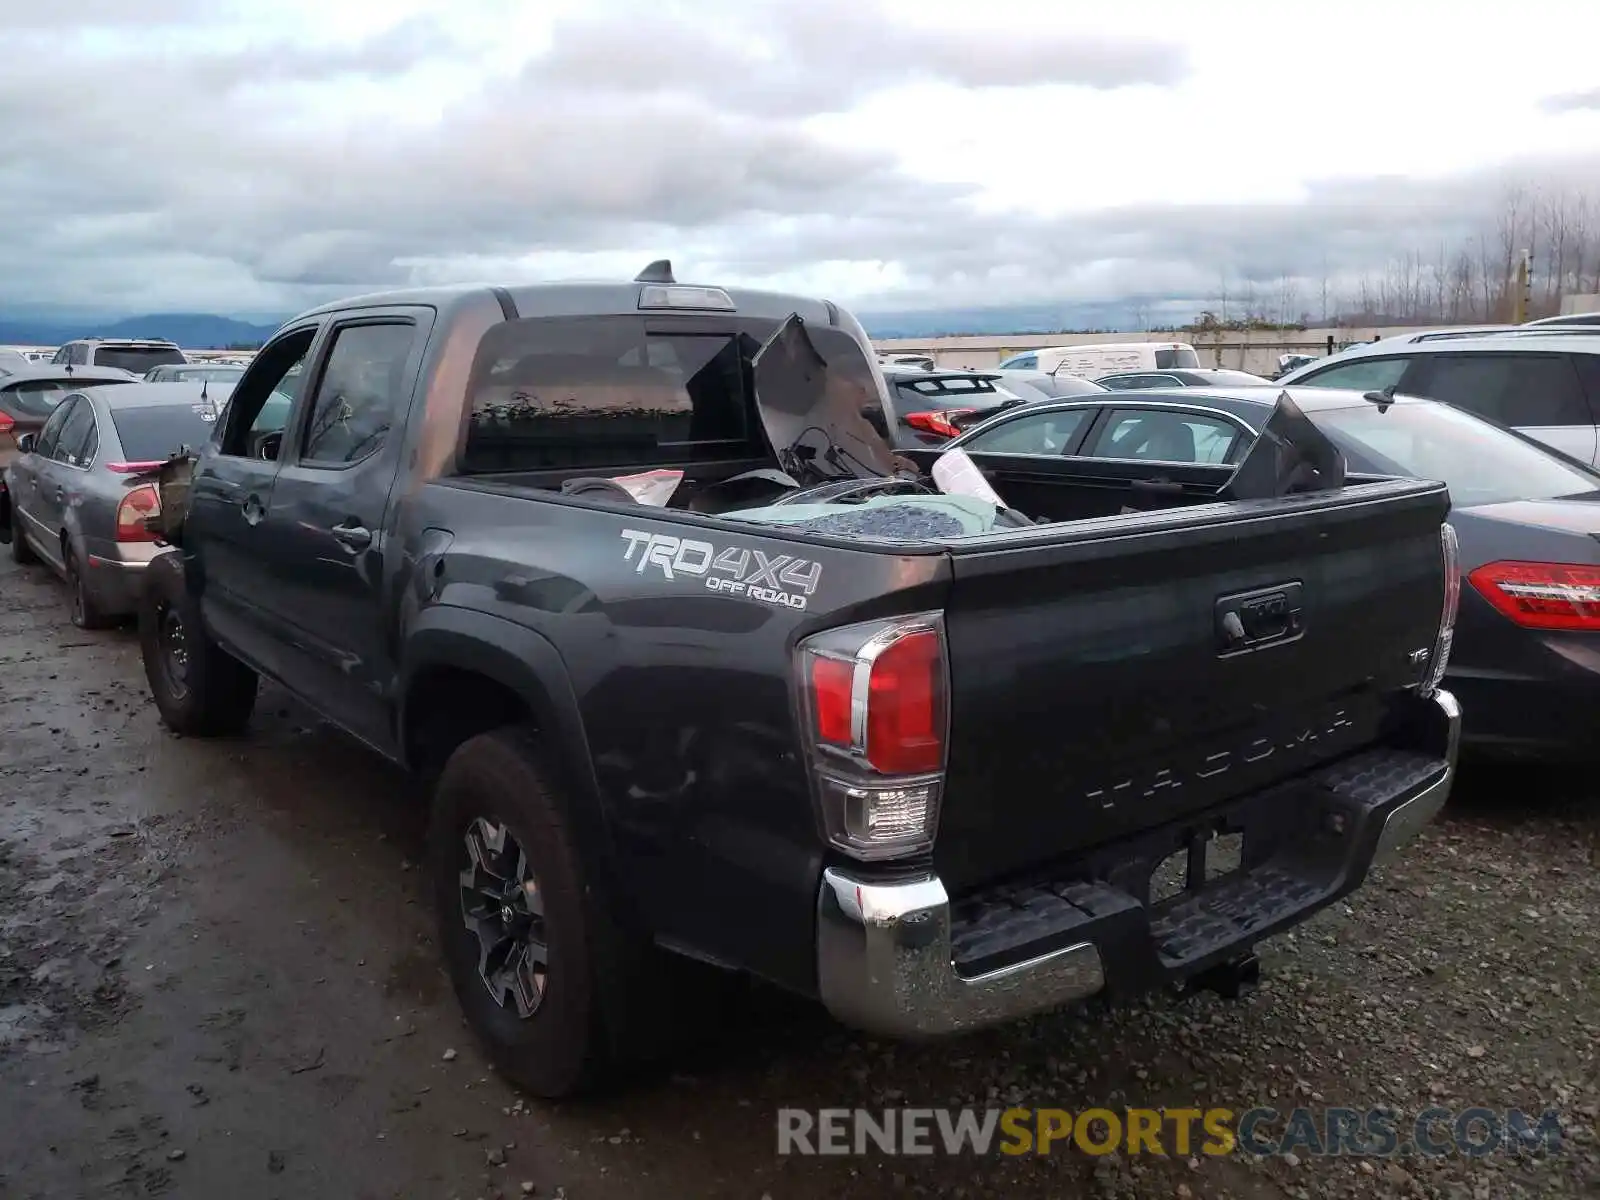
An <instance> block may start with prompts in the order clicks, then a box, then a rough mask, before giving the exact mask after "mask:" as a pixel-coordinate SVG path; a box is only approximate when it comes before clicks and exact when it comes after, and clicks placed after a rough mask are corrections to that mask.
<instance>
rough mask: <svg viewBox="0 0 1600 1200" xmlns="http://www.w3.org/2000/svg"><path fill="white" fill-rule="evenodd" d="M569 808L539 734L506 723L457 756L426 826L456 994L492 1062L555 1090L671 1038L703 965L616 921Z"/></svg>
mask: <svg viewBox="0 0 1600 1200" xmlns="http://www.w3.org/2000/svg"><path fill="white" fill-rule="evenodd" d="M564 808H565V805H564V803H563V798H562V796H561V793H560V791H559V788H558V784H557V782H556V778H555V775H554V774H553V772H552V771H551V770H550V768H549V767H548V766H547V765H546V763H545V761H544V756H543V755H542V753H541V751H540V748H539V746H538V744H537V742H536V741H535V738H534V735H533V733H532V732H531V731H530V730H527V729H523V728H507V729H501V730H496V731H495V732H492V733H486V734H481V735H479V736H477V737H474V738H472V739H470V740H469V741H467V742H465V743H463V744H462V745H461V746H460V747H459V748H458V749H457V750H456V751H455V753H454V754H452V755H451V757H450V759H449V761H448V762H447V763H446V764H445V767H444V770H443V771H442V772H441V774H440V776H439V780H438V784H437V786H436V789H435V792H434V800H433V813H432V821H431V828H430V830H429V835H428V852H429V860H430V873H431V875H432V879H433V886H434V895H435V902H436V904H437V908H438V920H439V936H440V941H441V946H442V949H443V951H444V956H445V962H446V966H447V968H448V970H449V973H450V977H451V981H452V983H453V984H454V986H455V992H456V997H457V999H458V1000H459V1001H460V1004H461V1007H462V1009H463V1010H464V1011H465V1013H466V1015H467V1019H468V1021H469V1023H470V1024H471V1026H472V1028H473V1031H474V1032H475V1033H476V1034H477V1035H478V1037H479V1039H480V1040H481V1041H482V1043H483V1045H484V1047H485V1049H486V1050H487V1051H488V1053H489V1056H490V1057H491V1059H493V1061H494V1063H495V1066H496V1067H497V1068H498V1069H499V1070H500V1071H501V1072H502V1073H503V1074H505V1075H506V1076H507V1077H508V1078H510V1079H511V1080H512V1081H514V1082H515V1083H517V1084H518V1085H520V1086H521V1087H523V1088H525V1089H527V1090H528V1091H530V1092H533V1093H534V1094H536V1095H540V1096H546V1097H550V1098H552V1099H556V1098H560V1097H563V1096H568V1095H572V1094H574V1093H577V1092H583V1091H588V1090H592V1089H594V1088H596V1087H599V1086H602V1085H603V1084H604V1083H606V1082H608V1081H609V1080H610V1079H612V1078H613V1077H614V1076H615V1075H616V1074H617V1073H618V1072H619V1071H620V1070H622V1069H624V1068H626V1067H629V1066H632V1065H635V1064H637V1063H639V1062H642V1061H647V1060H649V1059H654V1058H657V1057H659V1056H660V1055H661V1054H662V1053H664V1052H665V1051H666V1050H668V1049H669V1048H670V1047H671V1046H673V1045H674V1044H675V1043H676V1037H675V1035H676V1034H677V1033H679V1032H681V1031H682V1030H683V1029H684V1028H685V1027H686V1026H688V1025H692V1024H694V1022H692V1021H685V1020H684V1018H685V1017H686V1016H690V1015H692V1014H690V1013H685V1012H684V1011H683V1008H682V1006H683V1004H684V1003H685V1002H686V1001H687V1002H690V1003H692V1001H690V997H691V996H692V995H693V994H694V993H693V989H692V988H683V987H680V986H678V984H679V981H680V979H686V978H689V977H691V976H693V974H694V970H693V968H696V967H697V966H698V964H693V963H689V962H686V961H683V962H680V961H677V960H673V959H671V958H669V956H667V955H666V954H664V953H663V952H661V951H659V950H657V949H656V948H655V947H654V946H652V945H651V944H650V943H649V942H648V940H646V939H644V938H643V937H641V936H638V935H635V934H633V933H631V932H629V931H625V930H624V929H623V928H622V927H621V926H620V925H619V924H618V923H617V921H616V920H615V917H614V914H613V911H612V909H611V906H610V900H611V898H610V897H608V896H606V895H605V894H603V891H602V888H601V882H600V880H598V879H597V878H595V876H594V874H593V873H591V872H589V871H587V870H586V864H585V863H584V862H583V861H582V860H581V858H580V856H579V853H578V849H577V846H576V843H575V841H574V838H573V834H572V831H571V830H570V828H569V827H568V825H567V823H566V821H565V820H564V818H563V810H564Z"/></svg>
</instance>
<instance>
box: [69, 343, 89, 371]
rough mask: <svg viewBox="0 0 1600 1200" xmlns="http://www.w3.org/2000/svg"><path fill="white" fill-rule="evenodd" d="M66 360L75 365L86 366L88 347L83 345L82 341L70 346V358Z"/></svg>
mask: <svg viewBox="0 0 1600 1200" xmlns="http://www.w3.org/2000/svg"><path fill="white" fill-rule="evenodd" d="M67 361H68V362H70V363H71V364H72V365H73V366H75V367H86V366H88V365H89V347H88V346H86V345H84V344H83V343H82V342H79V343H78V344H77V345H76V346H74V347H73V348H72V355H71V357H70V358H68V359H67Z"/></svg>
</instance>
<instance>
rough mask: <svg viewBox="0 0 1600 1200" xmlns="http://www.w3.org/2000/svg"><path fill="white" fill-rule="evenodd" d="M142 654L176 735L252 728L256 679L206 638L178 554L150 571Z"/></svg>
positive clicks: (142, 610)
mask: <svg viewBox="0 0 1600 1200" xmlns="http://www.w3.org/2000/svg"><path fill="white" fill-rule="evenodd" d="M139 648H140V649H141V650H142V651H143V654H144V673H145V678H146V679H148V680H149V681H150V693H151V695H152V696H153V697H154V698H155V702H156V708H157V709H158V710H159V711H160V713H161V719H162V720H163V721H165V722H166V724H167V728H169V729H171V730H172V731H173V732H174V733H182V734H187V735H189V736H193V737H222V736H227V735H230V734H236V733H241V732H243V730H244V728H245V726H246V725H248V724H249V723H250V714H251V712H252V711H254V709H255V704H256V690H257V687H258V684H259V680H258V679H257V678H256V673H255V672H254V671H252V670H251V669H250V668H249V667H247V666H245V665H244V664H243V663H242V662H240V661H239V660H238V659H236V658H234V657H233V656H232V655H231V654H229V653H228V652H227V651H225V650H224V649H222V647H221V646H218V645H217V644H216V643H215V642H213V641H212V640H211V639H210V638H208V637H207V636H206V634H205V626H204V625H203V624H202V623H201V620H200V604H199V602H198V601H197V600H196V599H195V597H194V596H193V595H192V594H191V593H190V591H189V589H188V586H187V585H186V583H185V581H184V575H183V560H182V558H181V557H180V556H179V555H178V553H177V552H176V551H168V552H167V553H165V554H158V555H157V556H156V557H155V559H154V560H153V561H152V562H151V563H150V565H149V566H148V567H146V568H145V582H144V593H143V595H142V596H141V598H140V603H139Z"/></svg>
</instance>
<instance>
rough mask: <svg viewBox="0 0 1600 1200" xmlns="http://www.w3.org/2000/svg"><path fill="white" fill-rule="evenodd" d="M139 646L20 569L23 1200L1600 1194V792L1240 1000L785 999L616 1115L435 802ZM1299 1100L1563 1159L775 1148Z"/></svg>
mask: <svg viewBox="0 0 1600 1200" xmlns="http://www.w3.org/2000/svg"><path fill="white" fill-rule="evenodd" d="M146 697H147V692H146V686H145V682H144V678H143V674H142V670H141V667H140V662H139V654H138V648H137V644H136V641H135V638H134V636H133V634H132V633H131V632H130V631H127V630H114V631H111V632H108V633H84V632H81V631H78V630H76V629H74V628H73V627H72V626H71V625H70V623H69V622H68V619H67V606H66V603H65V596H64V593H63V589H62V588H61V587H60V586H59V585H58V584H56V583H55V582H54V581H53V580H51V579H50V578H49V577H48V575H47V574H45V573H44V572H43V571H41V570H37V569H34V570H28V571H23V570H20V569H18V568H16V567H14V566H12V565H10V564H9V563H7V564H5V565H4V566H0V1109H3V1111H4V1112H5V1113H6V1114H7V1118H8V1119H7V1120H6V1121H4V1122H0V1197H7V1198H9V1197H28V1196H68V1195H72V1196H88V1195H95V1196H101V1195H106V1196H122V1195H126V1196H152V1195H163V1194H165V1195H174V1196H181V1195H201V1194H204V1195H216V1194H218V1193H219V1190H223V1189H225V1190H226V1191H227V1193H228V1194H230V1195H234V1196H238V1197H241V1198H244V1197H274V1196H285V1197H287V1196H308V1195H318V1196H349V1197H357V1196H360V1197H366V1196H372V1197H380V1196H429V1197H445V1198H447V1197H465V1198H471V1197H489V1196H495V1195H507V1196H515V1195H521V1194H524V1193H525V1192H527V1191H529V1189H530V1187H531V1188H532V1191H533V1194H535V1195H540V1196H561V1195H565V1196H567V1197H570V1198H571V1200H587V1198H589V1197H612V1196H615V1197H634V1196H643V1195H651V1196H658V1197H679V1196H682V1197H713V1196H715V1197H721V1196H728V1197H745V1198H749V1200H757V1198H761V1197H766V1196H770V1197H772V1200H782V1198H784V1197H807V1196H817V1197H821V1196H829V1197H839V1196H876V1195H884V1194H889V1193H891V1192H892V1193H896V1194H898V1193H902V1192H911V1193H914V1194H926V1195H967V1196H979V1195H988V1194H1005V1195H1009V1196H1018V1197H1024V1196H1045V1195H1071V1194H1084V1195H1095V1196H1141V1197H1142V1196H1177V1197H1213V1196H1236V1197H1277V1196H1294V1197H1332V1196H1365V1195H1374V1196H1376V1195H1384V1196H1404V1195H1415V1196H1434V1197H1450V1198H1452V1200H1454V1198H1456V1197H1460V1198H1462V1200H1480V1198H1481V1200H1488V1198H1489V1197H1494V1198H1496V1200H1498V1198H1500V1197H1507V1196H1553V1195H1584V1194H1589V1195H1593V1194H1595V1193H1596V1191H1597V1190H1600V1145H1597V1141H1596V1134H1595V1129H1596V1118H1597V1115H1600V943H1597V941H1596V938H1595V928H1596V924H1597V922H1600V799H1597V798H1596V796H1595V789H1594V787H1593V786H1592V785H1591V786H1589V787H1588V788H1587V789H1586V785H1585V782H1584V778H1583V776H1581V775H1579V774H1576V773H1573V774H1564V775H1550V774H1544V773H1539V772H1530V771H1498V772H1483V773H1478V774H1473V773H1471V772H1470V771H1469V772H1468V774H1467V776H1466V778H1465V779H1464V781H1463V783H1462V785H1461V786H1460V789H1459V791H1458V795H1457V798H1456V800H1455V801H1454V802H1453V803H1452V805H1451V807H1450V809H1448V810H1447V812H1446V814H1445V818H1444V820H1443V821H1442V822H1441V823H1440V824H1438V825H1436V826H1435V827H1433V828H1432V829H1430V830H1429V831H1428V832H1427V834H1425V836H1424V837H1423V838H1422V839H1421V841H1420V842H1418V843H1417V844H1416V845H1414V846H1413V847H1412V848H1411V851H1410V852H1409V854H1408V855H1407V857H1405V858H1404V859H1403V860H1402V861H1401V862H1400V863H1399V864H1397V865H1395V866H1393V867H1390V868H1388V869H1387V870H1386V871H1384V872H1383V873H1382V874H1381V875H1380V876H1379V877H1378V878H1377V879H1376V880H1374V881H1372V882H1370V883H1369V884H1368V886H1366V887H1365V888H1363V889H1362V890H1360V891H1359V892H1358V893H1356V895H1355V896H1354V898H1353V899H1352V900H1351V901H1350V902H1349V903H1348V904H1341V905H1337V906H1335V907H1334V908H1333V909H1332V910H1330V911H1328V912H1326V913H1324V914H1322V915H1321V916H1320V917H1318V918H1317V919H1315V920H1314V921H1312V922H1311V923H1309V924H1308V925H1306V926H1303V927H1301V928H1300V929H1299V930H1298V931H1297V932H1296V933H1294V934H1292V935H1289V936H1286V937H1283V938H1281V939H1278V940H1276V941H1274V942H1272V943H1270V944H1268V945H1267V946H1266V947H1264V949H1263V960H1264V963H1265V967H1266V971H1265V978H1264V980H1263V983H1262V986H1261V987H1260V989H1259V990H1258V991H1257V992H1255V993H1254V994H1253V995H1250V996H1249V997H1247V998H1246V999H1243V1000H1240V1001H1228V1000H1224V999H1220V998H1218V997H1215V996H1212V995H1209V994H1200V995H1197V996H1194V997H1191V998H1189V999H1178V998H1176V997H1168V996H1158V997H1154V998H1151V999H1149V1000H1147V1001H1142V1002H1140V1003H1138V1004H1137V1005H1134V1006H1130V1007H1124V1008H1121V1009H1118V1010H1113V1011H1110V1012H1105V1011H1083V1012H1068V1013H1060V1014H1056V1015H1052V1016H1049V1017H1046V1018H1041V1019H1038V1020H1034V1021H1032V1022H1028V1023H1025V1024H1021V1025H1016V1026H1012V1027H1009V1028H1005V1029H1002V1030H999V1031H996V1032H992V1033H988V1034H984V1035H979V1036H975V1037H971V1038H968V1039H965V1040H962V1041H959V1042H955V1043H944V1044H940V1045H936V1046H932V1047H922V1048H918V1047H908V1046H892V1045H889V1044H885V1043H876V1042H873V1041H869V1040H866V1039H863V1038H860V1037H857V1036H855V1035H851V1034H847V1033H845V1032H843V1031H841V1030H839V1029H838V1028H837V1027H835V1026H833V1025H832V1024H831V1023H830V1022H829V1021H828V1020H827V1019H826V1018H825V1017H823V1016H821V1015H820V1014H819V1013H817V1012H814V1011H812V1010H811V1009H810V1008H808V1007H806V1006H803V1005H798V1004H795V1003H793V1002H790V1001H788V1000H786V999H784V998H782V997H776V996H769V995H765V994H757V995H756V996H754V997H753V998H752V1000H751V1002H750V1003H749V1004H748V1005H746V1006H741V1008H740V1010H739V1011H738V1012H737V1013H735V1014H731V1015H730V1019H729V1020H727V1021H726V1022H723V1025H724V1026H725V1028H724V1030H723V1033H722V1035H721V1036H720V1037H719V1038H718V1039H717V1040H716V1041H715V1042H714V1043H712V1044H709V1045H706V1046H704V1047H702V1048H700V1049H699V1050H697V1051H696V1052H694V1053H693V1054H690V1055H687V1056H685V1057H683V1058H682V1059H681V1060H680V1061H679V1062H678V1063H677V1064H676V1065H675V1068H674V1069H672V1070H670V1071H667V1072H663V1073H661V1074H659V1075H657V1076H654V1077H650V1078H646V1079H643V1080H640V1081H638V1082H637V1083H636V1084H635V1085H634V1086H633V1087H632V1088H631V1089H629V1090H627V1091H626V1092H624V1093H622V1094H618V1095H614V1096H611V1097H609V1098H606V1099H602V1100H595V1101H587V1102H584V1103H581V1104H578V1103H573V1104H564V1105H561V1106H549V1105H543V1104H536V1103H533V1102H524V1101H521V1100H519V1098H518V1097H517V1095H516V1094H515V1092H514V1091H513V1090H511V1089H510V1088H509V1087H507V1086H506V1085H505V1084H503V1083H502V1082H500V1081H499V1080H497V1079H496V1078H495V1077H494V1076H493V1075H491V1074H490V1072H489V1071H488V1069H487V1068H486V1066H485V1065H484V1063H483V1061H482V1059H481V1058H480V1056H479V1055H478V1053H477V1052H476V1050H475V1048H474V1047H473V1045H472V1043H471V1040H470V1037H469V1035H468V1033H467V1031H466V1029H465V1028H464V1026H463V1024H462V1021H461V1019H460V1017H459V1015H458V1011H457V1008H456V1005H455V1001H454V1000H453V998H452V996H451V995H450V992H449V988H448V985H447V983H446V981H445V977H444V975H443V973H442V970H441V969H440V967H439V965H438V959H437V955H436V954H435V952H434V948H433V946H432V944H431V937H430V914H429V909H428V906H427V903H426V901H425V897H424V895H423V888H422V883H421V880H420V879H419V874H420V873H419V872H418V870H416V868H415V863H416V860H417V858H418V855H419V852H420V842H421V832H422V821H423V807H422V805H421V804H420V803H419V801H418V799H417V797H416V796H414V795H413V794H411V792H410V790H409V787H408V784H407V783H406V781H405V780H404V779H403V778H402V777H401V776H400V775H398V774H397V773H395V772H393V771H391V770H390V769H388V768H387V767H385V766H384V765H383V764H382V763H380V762H378V761H377V760H375V759H374V758H372V757H370V756H369V755H368V754H367V753H366V752H365V751H363V750H361V749H360V748H358V747H356V746H355V745H354V744H352V743H349V742H347V741H346V740H344V739H343V738H342V737H340V736H339V735H336V734H334V733H332V732H331V731H327V730H325V729H322V728H320V727H318V725H317V724H316V722H315V721H314V720H313V719H311V718H310V717H308V716H307V715H306V714H304V713H303V712H301V711H299V710H297V709H295V708H292V707H291V706H290V705H289V704H288V702H287V701H284V700H283V699H281V697H280V696H279V695H278V694H277V693H275V692H267V693H265V694H264V695H263V697H262V703H261V704H260V706H259V707H258V709H257V714H258V715H257V719H256V721H255V723H254V726H253V728H252V731H251V734H250V736H249V737H248V739H246V740H242V741H218V742H204V743H202V742H196V741H192V740H181V739H178V738H175V737H172V736H171V735H169V734H167V733H166V732H165V731H164V730H163V729H162V728H161V727H160V726H159V724H158V722H157V719H156V715H155V712H154V710H153V708H152V707H151V706H150V705H149V703H148V701H147V698H146ZM1010 1103H1021V1104H1026V1105H1038V1106H1059V1107H1063V1108H1070V1109H1082V1108H1084V1107H1088V1106H1093V1105H1107V1106H1110V1107H1113V1108H1121V1107H1123V1106H1125V1105H1178V1106H1184V1105H1187V1106H1195V1107H1200V1108H1209V1107H1217V1106H1221V1107H1227V1108H1230V1109H1234V1110H1243V1109H1247V1108H1251V1107H1253V1106H1257V1105H1269V1106H1274V1107H1277V1108H1280V1109H1288V1108H1292V1107H1294V1106H1295V1105H1296V1104H1305V1105H1311V1106H1325V1105H1342V1106H1348V1107H1353V1108H1357V1109H1362V1110H1365V1109H1368V1108H1371V1107H1374V1106H1380V1105H1390V1106H1393V1107H1394V1108H1396V1109H1398V1110H1400V1111H1401V1112H1402V1113H1408V1114H1409V1113H1415V1112H1417V1111H1419V1110H1421V1109H1424V1108H1426V1107H1428V1106H1430V1105H1439V1106H1441V1107H1445V1108H1449V1109H1452V1110H1461V1109H1464V1108H1467V1107H1471V1106H1483V1107H1487V1108H1491V1109H1496V1110H1504V1109H1506V1108H1511V1107H1520V1108H1523V1109H1526V1110H1530V1111H1534V1112H1539V1111H1542V1110H1544V1109H1546V1108H1554V1109H1557V1110H1559V1111H1560V1113H1561V1114H1562V1121H1563V1128H1564V1137H1563V1140H1562V1146H1561V1150H1560V1152H1559V1153H1556V1154H1552V1155H1539V1156H1531V1157H1517V1156H1513V1155H1510V1154H1500V1153H1497V1154H1494V1155H1491V1156H1487V1157H1485V1158H1481V1159H1472V1158H1467V1157H1462V1156H1450V1157H1445V1158H1440V1159H1433V1158H1419V1157H1415V1156H1413V1157H1407V1158H1400V1159H1391V1160H1381V1159H1380V1160H1357V1159H1353V1158H1349V1157H1344V1158H1328V1159H1317V1158H1313V1157H1310V1156H1305V1157H1299V1156H1296V1157H1281V1158H1275V1159H1270V1160H1263V1161H1254V1160H1251V1159H1250V1158H1248V1157H1244V1156H1240V1157H1230V1158H1205V1159H1201V1158H1194V1159H1185V1158H1182V1157H1174V1158H1170V1159H1159V1158H1151V1157H1142V1158H1132V1159H1130V1158H1122V1157H1119V1156H1108V1157H1100V1158H1095V1157H1090V1156H1086V1155H1084V1154H1081V1153H1078V1152H1076V1151H1072V1150H1067V1151H1063V1152H1058V1153H1055V1154H1052V1155H1050V1156H1047V1157H1040V1156H1024V1157H1020V1158H1014V1159H1007V1158H1002V1157H1001V1156H993V1157H989V1158H984V1159H975V1158H970V1157H969V1158H958V1159H950V1158H943V1157H932V1158H915V1159H911V1158H890V1157H887V1156H883V1155H871V1156H867V1157H864V1158H852V1157H839V1158H828V1159H816V1158H799V1157H789V1158H780V1157H779V1156H778V1155H777V1154H776V1152H775V1148H776V1136H775V1123H776V1113H777V1110H778V1109H779V1108H782V1107H785V1106H799V1107H803V1108H811V1109H816V1108H821V1107H831V1106H840V1107H849V1106H858V1105H859V1106H866V1107H871V1108H883V1107H888V1106H896V1105H901V1104H920V1105H928V1106H960V1105H977V1106H1003V1105H1006V1104H1010Z"/></svg>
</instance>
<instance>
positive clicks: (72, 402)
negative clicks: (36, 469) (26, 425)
mask: <svg viewBox="0 0 1600 1200" xmlns="http://www.w3.org/2000/svg"><path fill="white" fill-rule="evenodd" d="M86 403H87V401H85V400H80V399H79V398H78V397H77V396H69V397H67V399H66V400H65V401H63V402H62V404H61V406H60V407H59V408H57V409H56V410H55V412H53V413H51V414H50V419H49V420H48V421H46V422H45V423H44V428H43V429H41V430H40V431H39V441H38V444H37V445H35V446H34V448H33V452H34V453H35V454H37V455H38V456H39V457H40V458H49V457H50V456H51V455H53V454H54V453H55V451H56V443H57V442H58V441H60V440H61V427H62V426H63V425H65V424H66V423H67V418H68V417H70V416H71V415H72V410H73V409H74V408H76V407H77V406H78V405H80V404H86Z"/></svg>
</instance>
